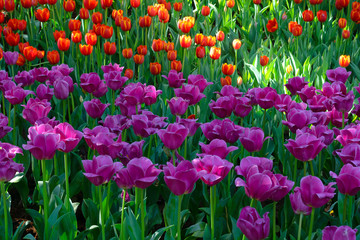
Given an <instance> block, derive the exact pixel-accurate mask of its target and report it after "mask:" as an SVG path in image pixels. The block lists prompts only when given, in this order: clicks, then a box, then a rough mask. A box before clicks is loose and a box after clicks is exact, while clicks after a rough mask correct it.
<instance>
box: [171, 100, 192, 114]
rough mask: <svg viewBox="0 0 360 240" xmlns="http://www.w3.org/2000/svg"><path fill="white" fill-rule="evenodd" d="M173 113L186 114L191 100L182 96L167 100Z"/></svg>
mask: <svg viewBox="0 0 360 240" xmlns="http://www.w3.org/2000/svg"><path fill="white" fill-rule="evenodd" d="M167 103H168V104H169V108H170V111H171V114H173V115H184V114H185V112H186V110H187V108H188V107H189V100H185V99H183V98H182V97H173V98H172V99H170V100H167Z"/></svg>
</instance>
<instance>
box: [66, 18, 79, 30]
mask: <svg viewBox="0 0 360 240" xmlns="http://www.w3.org/2000/svg"><path fill="white" fill-rule="evenodd" d="M80 27H81V22H80V20H75V19H70V21H69V30H70V32H73V31H78V30H80Z"/></svg>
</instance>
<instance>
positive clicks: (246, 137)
mask: <svg viewBox="0 0 360 240" xmlns="http://www.w3.org/2000/svg"><path fill="white" fill-rule="evenodd" d="M269 138H270V137H266V138H265V139H264V131H263V130H262V129H261V128H258V127H252V128H243V132H242V133H241V134H240V138H239V139H240V142H241V144H242V145H243V147H244V148H245V149H246V151H248V152H259V151H260V150H261V148H262V147H263V144H264V141H265V140H266V139H269Z"/></svg>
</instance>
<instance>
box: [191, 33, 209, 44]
mask: <svg viewBox="0 0 360 240" xmlns="http://www.w3.org/2000/svg"><path fill="white" fill-rule="evenodd" d="M204 37H205V36H204V35H203V34H201V33H197V34H196V35H195V40H194V41H195V43H196V44H198V45H200V44H201V42H202V40H203V38H204ZM206 45H207V44H206Z"/></svg>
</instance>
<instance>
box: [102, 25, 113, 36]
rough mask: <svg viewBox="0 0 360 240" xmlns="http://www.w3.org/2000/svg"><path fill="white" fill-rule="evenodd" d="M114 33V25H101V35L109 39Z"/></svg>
mask: <svg viewBox="0 0 360 240" xmlns="http://www.w3.org/2000/svg"><path fill="white" fill-rule="evenodd" d="M113 33H114V29H113V27H109V26H107V25H102V27H101V36H102V37H103V38H105V39H109V38H111V37H112V35H113Z"/></svg>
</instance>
